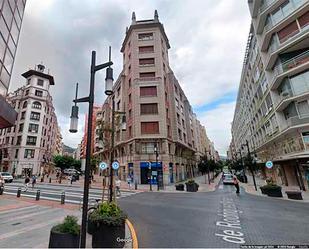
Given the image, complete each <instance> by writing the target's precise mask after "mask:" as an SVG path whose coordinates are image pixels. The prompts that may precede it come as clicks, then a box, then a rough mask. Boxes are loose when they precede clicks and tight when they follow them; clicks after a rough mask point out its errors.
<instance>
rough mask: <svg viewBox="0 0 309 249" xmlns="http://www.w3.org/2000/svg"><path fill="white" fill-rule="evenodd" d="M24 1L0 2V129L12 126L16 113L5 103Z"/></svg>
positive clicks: (3, 0) (6, 0) (5, 0)
mask: <svg viewBox="0 0 309 249" xmlns="http://www.w3.org/2000/svg"><path fill="white" fill-rule="evenodd" d="M25 5H26V0H0V128H5V127H9V126H12V125H13V124H14V121H15V118H16V112H15V111H14V109H13V108H11V107H10V106H9V105H8V104H7V102H6V101H5V96H6V94H7V91H8V88H9V85H10V79H11V73H12V69H13V64H14V58H15V54H16V48H17V44H18V38H19V33H20V29H21V24H22V19H23V15H24V10H25Z"/></svg>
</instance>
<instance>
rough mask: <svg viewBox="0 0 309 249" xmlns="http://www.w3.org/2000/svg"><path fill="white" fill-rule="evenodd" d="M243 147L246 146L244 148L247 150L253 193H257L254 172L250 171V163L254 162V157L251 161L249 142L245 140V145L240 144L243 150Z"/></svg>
mask: <svg viewBox="0 0 309 249" xmlns="http://www.w3.org/2000/svg"><path fill="white" fill-rule="evenodd" d="M244 146H246V147H247V150H248V160H249V170H250V172H251V174H252V178H253V184H254V188H255V191H257V187H256V182H255V176H254V170H253V169H252V163H253V162H256V156H254V158H253V159H251V152H250V147H249V142H248V140H246V143H245V144H242V145H241V148H242V149H243V148H244Z"/></svg>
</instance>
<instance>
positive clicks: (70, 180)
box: [68, 175, 72, 185]
mask: <svg viewBox="0 0 309 249" xmlns="http://www.w3.org/2000/svg"><path fill="white" fill-rule="evenodd" d="M68 184H69V185H70V184H71V185H72V176H70V175H69V176H68Z"/></svg>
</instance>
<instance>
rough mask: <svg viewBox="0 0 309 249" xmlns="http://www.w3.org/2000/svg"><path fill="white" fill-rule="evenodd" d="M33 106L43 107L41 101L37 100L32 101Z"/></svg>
mask: <svg viewBox="0 0 309 249" xmlns="http://www.w3.org/2000/svg"><path fill="white" fill-rule="evenodd" d="M32 108H34V109H41V108H42V104H41V103H40V102H39V101H35V102H33V103H32Z"/></svg>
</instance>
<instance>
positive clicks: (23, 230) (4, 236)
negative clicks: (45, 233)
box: [0, 217, 63, 241]
mask: <svg viewBox="0 0 309 249" xmlns="http://www.w3.org/2000/svg"><path fill="white" fill-rule="evenodd" d="M62 220H63V217H61V218H58V219H54V220H52V221H49V222H46V223H39V224H36V225H31V224H29V225H28V226H27V227H24V228H21V229H17V230H15V231H12V232H9V233H4V234H1V235H0V241H1V240H5V239H8V238H11V237H14V236H17V235H19V234H22V233H26V232H30V231H32V230H35V229H39V228H43V227H46V226H49V225H52V224H55V223H57V222H61V221H62Z"/></svg>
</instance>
